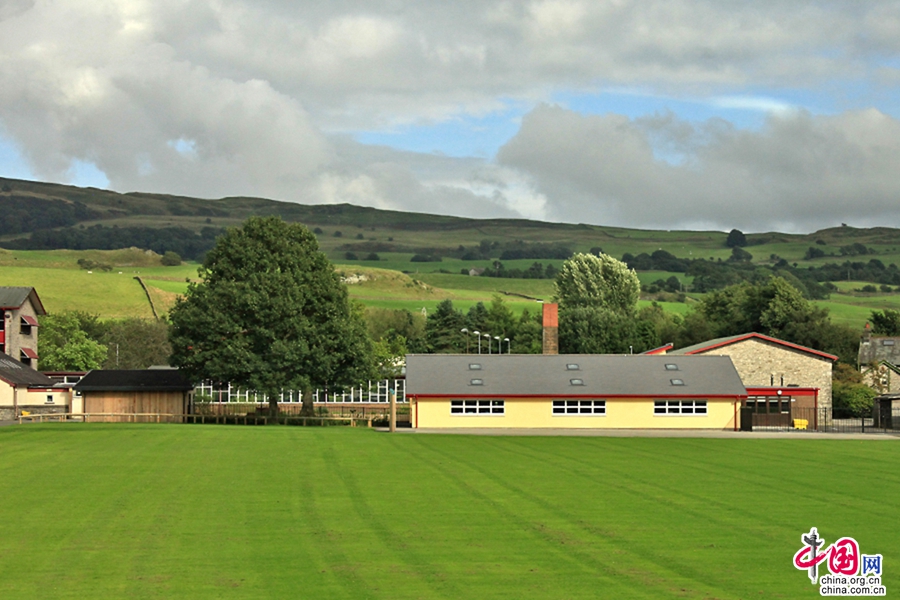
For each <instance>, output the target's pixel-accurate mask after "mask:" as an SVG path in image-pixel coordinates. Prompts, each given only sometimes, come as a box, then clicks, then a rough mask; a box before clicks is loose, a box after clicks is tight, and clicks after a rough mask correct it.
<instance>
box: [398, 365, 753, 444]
mask: <svg viewBox="0 0 900 600" xmlns="http://www.w3.org/2000/svg"><path fill="white" fill-rule="evenodd" d="M406 397H407V399H408V400H409V402H410V418H411V421H412V426H413V427H419V428H460V427H464V428H465V427H477V428H503V427H515V428H566V429H569V428H585V429H586V428H591V429H594V428H598V429H599V428H613V429H729V430H736V429H737V428H738V425H739V420H738V419H739V415H738V411H739V409H740V405H741V401H742V400H743V399H746V397H747V391H746V389H745V388H744V386H743V384H742V383H741V379H740V377H739V376H738V374H737V371H736V370H735V368H734V365H733V364H732V362H731V359H730V358H729V357H727V356H665V355H662V356H651V355H627V356H622V355H585V354H581V355H546V354H544V355H540V354H538V355H528V354H519V355H508V354H503V355H496V354H494V355H484V354H480V355H471V354H470V355H459V354H412V355H408V356H407V357H406Z"/></svg>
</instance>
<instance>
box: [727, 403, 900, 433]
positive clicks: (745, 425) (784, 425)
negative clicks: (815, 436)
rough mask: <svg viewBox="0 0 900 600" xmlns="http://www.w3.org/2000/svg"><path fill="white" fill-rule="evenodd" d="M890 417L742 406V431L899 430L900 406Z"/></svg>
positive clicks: (877, 431) (814, 409)
mask: <svg viewBox="0 0 900 600" xmlns="http://www.w3.org/2000/svg"><path fill="white" fill-rule="evenodd" d="M892 417H893V418H891V419H887V418H883V417H882V418H874V417H872V416H869V417H854V416H849V415H841V414H837V415H834V414H832V411H831V410H830V409H824V408H818V409H816V408H795V407H791V408H790V409H789V410H787V411H785V412H782V413H774V414H773V413H768V414H766V413H758V412H754V411H753V410H752V409H749V410H748V409H747V408H746V407H745V408H743V409H741V429H742V430H744V431H808V432H818V433H896V434H900V407H898V408H894V409H893V415H892Z"/></svg>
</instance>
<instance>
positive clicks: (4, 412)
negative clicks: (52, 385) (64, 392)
mask: <svg viewBox="0 0 900 600" xmlns="http://www.w3.org/2000/svg"><path fill="white" fill-rule="evenodd" d="M22 411H25V412H29V413H31V414H33V415H56V414H64V413H66V412H67V411H68V407H67V406H60V405H55V406H27V405H24V406H22V405H20V406H19V414H20V415H21V414H22ZM15 418H16V415H15V412H14V409H13V407H12V406H0V421H11V420H13V419H15Z"/></svg>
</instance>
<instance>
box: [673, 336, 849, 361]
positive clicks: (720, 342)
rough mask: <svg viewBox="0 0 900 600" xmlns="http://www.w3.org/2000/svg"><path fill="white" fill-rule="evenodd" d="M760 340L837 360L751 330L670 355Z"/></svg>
mask: <svg viewBox="0 0 900 600" xmlns="http://www.w3.org/2000/svg"><path fill="white" fill-rule="evenodd" d="M750 339H754V340H758V341H762V342H766V343H768V344H774V345H776V346H783V347H785V348H790V349H792V350H797V351H799V352H804V353H806V354H810V355H812V356H815V357H817V358H822V359H824V360H830V361H832V362H834V361H836V360H837V358H838V357H837V356H835V355H833V354H829V353H827V352H822V351H821V350H816V349H815V348H808V347H806V346H801V345H800V344H795V343H793V342H788V341H786V340H780V339H778V338H774V337H772V336H769V335H763V334H762V333H756V332H755V331H754V332H750V333H741V334H739V335H729V336H725V337H720V338H716V339H714V340H707V341H705V342H701V343H699V344H694V345H693V346H685V347H684V348H679V349H677V350H670V351H669V355H673V354H674V355H679V354H685V355H690V354H701V353H703V352H709V351H710V350H715V349H716V348H721V347H723V346H729V345H731V344H736V343H738V342H743V341H744V340H750Z"/></svg>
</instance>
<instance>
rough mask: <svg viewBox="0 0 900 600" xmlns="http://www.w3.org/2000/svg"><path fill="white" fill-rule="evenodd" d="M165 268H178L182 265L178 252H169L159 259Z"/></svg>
mask: <svg viewBox="0 0 900 600" xmlns="http://www.w3.org/2000/svg"><path fill="white" fill-rule="evenodd" d="M159 262H161V263H162V265H163V266H164V267H177V266H178V265H180V264H181V256H179V254H178V253H177V252H172V251H171V250H169V251H168V252H166V253H165V254H163V256H162V258H161V259H159Z"/></svg>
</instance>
